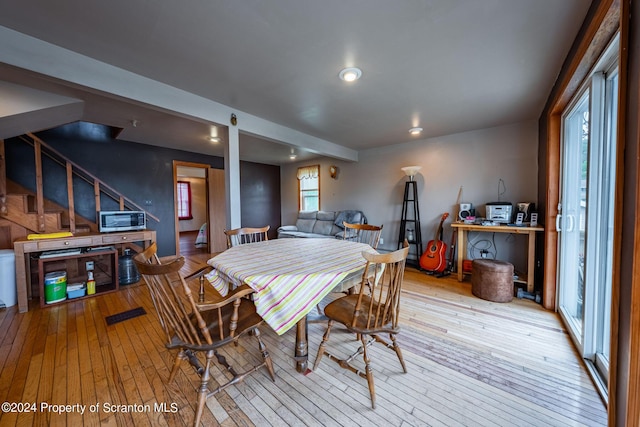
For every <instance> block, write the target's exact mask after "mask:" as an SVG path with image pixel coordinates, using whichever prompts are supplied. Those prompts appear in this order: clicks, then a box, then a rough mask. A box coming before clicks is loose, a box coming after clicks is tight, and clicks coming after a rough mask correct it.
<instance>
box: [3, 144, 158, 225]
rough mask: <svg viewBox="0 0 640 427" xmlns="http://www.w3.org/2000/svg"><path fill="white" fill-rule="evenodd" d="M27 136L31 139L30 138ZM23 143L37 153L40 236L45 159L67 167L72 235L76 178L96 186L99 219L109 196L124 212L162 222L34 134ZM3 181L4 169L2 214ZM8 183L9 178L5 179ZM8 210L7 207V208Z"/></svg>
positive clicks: (43, 223)
mask: <svg viewBox="0 0 640 427" xmlns="http://www.w3.org/2000/svg"><path fill="white" fill-rule="evenodd" d="M27 136H28V137H29V138H31V139H29V138H27ZM19 138H20V139H21V140H22V141H24V142H26V143H27V144H29V145H31V146H32V147H33V148H34V153H35V168H36V171H35V173H36V212H37V216H38V228H39V230H38V231H40V232H44V231H45V228H46V227H45V219H44V186H43V182H42V155H45V156H47V157H48V158H49V159H51V160H53V161H54V162H56V163H57V164H59V165H60V166H63V167H64V168H65V169H66V172H67V203H68V213H69V231H71V232H72V233H75V231H76V220H75V218H76V214H75V203H74V196H73V177H74V176H76V177H78V178H80V179H82V180H83V181H85V182H87V183H89V184H91V185H93V191H94V196H95V211H96V218H97V216H98V212H99V211H100V199H101V195H103V194H104V195H105V196H107V197H109V198H110V199H112V200H114V201H116V202H118V205H119V207H120V210H121V211H122V210H127V209H129V210H140V211H145V213H146V215H147V217H148V218H151V219H153V220H155V221H157V222H160V219H159V218H158V217H156V216H155V215H153V214H151V213H149V212H147V211H146V210H145V209H144V208H142V207H141V206H140V205H138V204H137V203H135V202H134V201H133V200H131V199H129V198H127V197H125V196H124V195H123V194H122V193H120V192H119V191H117V190H116V189H114V188H112V187H110V186H109V185H107V184H106V183H105V182H103V181H102V180H100V179H99V178H97V177H96V176H95V175H93V174H92V173H90V172H88V171H87V170H86V169H84V168H82V167H81V166H80V165H78V164H76V163H74V162H73V161H71V160H69V159H68V158H67V157H65V156H64V155H63V154H61V153H60V152H58V151H57V150H56V149H55V148H53V147H51V146H50V145H48V144H47V143H46V142H44V141H43V140H42V139H40V138H38V137H37V136H36V135H34V134H33V133H27V134H26V136H25V135H23V136H20V137H19ZM0 150H1V151H0V157H1V161H0V168H2V167H3V166H2V165H3V164H4V144H0ZM2 177H6V173H2V170H1V169H0V213H1V212H2V196H3V194H6V182H5V189H4V190H3V189H2V180H3V178H2ZM4 180H6V178H4ZM5 209H6V204H5Z"/></svg>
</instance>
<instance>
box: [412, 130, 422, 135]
mask: <svg viewBox="0 0 640 427" xmlns="http://www.w3.org/2000/svg"><path fill="white" fill-rule="evenodd" d="M421 132H422V128H411V129H409V133H410V134H411V135H420V133H421Z"/></svg>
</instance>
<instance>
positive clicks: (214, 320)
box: [134, 245, 275, 426]
mask: <svg viewBox="0 0 640 427" xmlns="http://www.w3.org/2000/svg"><path fill="white" fill-rule="evenodd" d="M161 261H162V263H161ZM134 262H135V263H136V266H137V267H138V271H139V272H140V274H141V275H142V277H143V278H144V281H145V282H146V284H147V287H148V289H149V293H150V294H151V299H152V301H153V305H154V307H155V310H156V314H157V316H158V320H159V321H160V325H161V326H162V329H163V330H164V332H165V336H166V344H165V347H166V348H167V349H169V350H177V354H176V358H175V362H174V365H173V368H172V369H171V373H170V375H169V382H172V381H173V380H174V378H175V376H176V374H177V373H178V369H179V367H180V365H181V363H182V361H187V362H188V363H189V364H191V365H192V366H193V368H194V369H195V371H196V373H197V374H198V375H199V376H200V387H199V388H198V390H197V405H196V414H195V418H194V422H193V425H194V426H197V425H199V424H200V420H201V418H202V413H203V410H204V405H205V403H206V400H207V399H208V398H209V397H211V396H213V395H214V394H216V393H219V392H220V391H222V390H225V389H226V388H227V387H229V386H231V385H234V384H236V383H238V382H241V381H243V380H244V378H245V377H246V376H247V375H249V374H251V373H253V372H255V371H257V370H258V369H260V368H262V367H266V368H267V371H268V372H269V376H270V377H271V379H272V380H273V381H275V373H274V370H273V364H272V361H271V357H270V356H269V352H268V351H267V347H266V345H265V344H264V342H263V340H262V338H261V336H260V329H259V326H260V325H261V324H262V322H263V320H262V318H261V317H260V316H259V315H258V314H257V313H256V307H255V305H254V304H253V302H252V301H251V300H250V299H247V298H244V297H245V296H247V295H249V294H251V293H253V292H254V291H253V289H251V288H250V287H249V286H247V285H242V286H240V287H238V288H236V289H234V290H232V291H230V292H229V294H228V295H226V296H225V297H221V296H219V295H218V297H217V298H214V299H213V300H211V301H206V302H203V303H196V302H195V300H194V298H193V296H192V293H191V287H190V286H189V284H188V282H187V280H185V278H184V277H183V276H182V274H180V269H181V268H182V266H183V265H184V263H185V260H184V258H183V257H178V258H176V257H174V258H173V259H170V260H168V261H166V260H164V259H162V260H161V259H160V258H158V256H157V254H156V253H155V245H152V246H150V247H149V248H147V249H146V250H145V251H144V252H141V253H139V254H137V255H136V256H134ZM205 271H206V270H204V269H203V270H199V272H198V273H196V274H194V275H191V276H192V278H197V277H198V276H199V275H201V274H204V273H205ZM247 333H251V335H253V336H254V337H255V339H256V340H257V342H258V349H259V351H260V354H261V358H262V362H261V363H259V364H256V365H254V366H251V367H249V368H248V369H247V368H245V369H246V370H245V371H243V372H238V371H236V370H235V369H234V368H233V367H232V366H231V365H230V364H229V362H228V361H227V359H226V358H225V356H224V355H222V354H221V353H219V352H218V349H220V348H221V347H224V346H228V345H229V344H232V343H233V344H236V346H237V344H238V339H239V338H240V337H241V336H243V335H245V334H247ZM232 348H234V346H230V349H227V350H226V352H227V353H229V352H230V351H231V349H232ZM201 354H204V357H205V360H204V365H203V363H202V361H201V359H200V357H199V355H201ZM214 358H215V359H216V360H217V362H218V363H219V364H220V365H222V367H223V369H221V370H222V371H223V372H227V373H228V374H227V376H228V375H229V374H230V375H231V378H230V379H229V378H227V379H228V381H227V382H226V383H224V384H220V385H219V386H218V387H216V388H215V389H210V388H209V380H210V379H211V374H210V369H211V365H212V362H213V359H214ZM242 358H246V356H245V355H244V354H243V355H242ZM243 363H244V362H243ZM223 375H224V374H223ZM218 381H219V380H218Z"/></svg>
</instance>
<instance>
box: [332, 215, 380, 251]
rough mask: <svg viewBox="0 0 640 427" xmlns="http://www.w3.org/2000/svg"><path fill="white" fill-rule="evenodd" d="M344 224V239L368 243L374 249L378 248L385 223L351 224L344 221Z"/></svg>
mask: <svg viewBox="0 0 640 427" xmlns="http://www.w3.org/2000/svg"><path fill="white" fill-rule="evenodd" d="M342 225H343V226H344V234H343V239H344V240H350V241H352V242H360V243H366V244H367V245H369V246H371V247H372V248H373V249H377V248H378V243H379V242H380V235H381V234H382V227H383V225H380V226H378V225H371V224H350V223H348V222H343V223H342Z"/></svg>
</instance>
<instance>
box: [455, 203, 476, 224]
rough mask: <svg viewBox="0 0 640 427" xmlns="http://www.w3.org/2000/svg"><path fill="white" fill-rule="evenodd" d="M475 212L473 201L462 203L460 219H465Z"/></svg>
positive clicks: (459, 212) (459, 213)
mask: <svg viewBox="0 0 640 427" xmlns="http://www.w3.org/2000/svg"><path fill="white" fill-rule="evenodd" d="M474 215H475V212H474V209H473V205H472V204H471V203H460V210H459V211H458V219H459V220H460V221H464V220H465V219H467V217H469V216H474Z"/></svg>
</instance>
